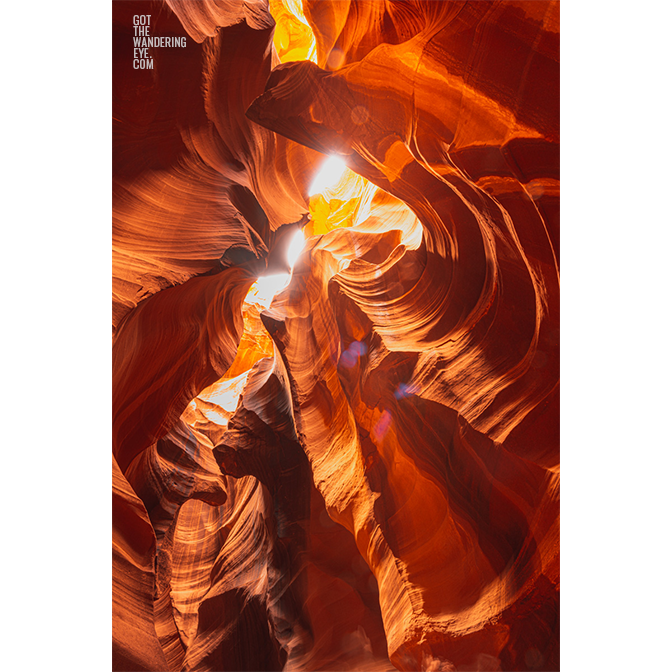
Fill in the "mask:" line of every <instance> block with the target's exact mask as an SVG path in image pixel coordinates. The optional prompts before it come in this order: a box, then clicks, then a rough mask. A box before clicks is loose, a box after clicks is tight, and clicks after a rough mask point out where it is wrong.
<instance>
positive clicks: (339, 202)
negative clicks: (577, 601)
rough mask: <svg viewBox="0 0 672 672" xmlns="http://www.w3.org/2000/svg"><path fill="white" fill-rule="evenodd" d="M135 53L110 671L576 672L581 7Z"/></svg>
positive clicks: (331, 11)
mask: <svg viewBox="0 0 672 672" xmlns="http://www.w3.org/2000/svg"><path fill="white" fill-rule="evenodd" d="M140 14H145V15H151V17H152V24H151V25H152V33H153V34H155V35H161V36H175V37H186V42H187V46H186V47H185V48H180V49H169V48H163V49H162V48H156V49H154V50H153V52H152V56H153V60H154V69H153V70H134V69H133V68H132V65H131V58H132V54H133V51H132V36H133V30H132V26H133V22H132V19H133V16H134V15H140ZM113 35H114V71H113V86H114V90H113V117H114V122H113V153H114V154H113V158H114V164H113V209H114V212H113V215H114V221H113V579H114V581H113V668H114V669H116V670H185V671H187V670H201V671H206V670H207V671H216V670H288V671H289V670H296V671H305V672H308V671H313V670H314V671H316V670H380V671H383V670H385V671H388V670H389V671H393V670H395V669H396V670H405V671H412V670H432V671H436V670H442V671H448V670H528V669H540V670H556V669H559V430H558V420H559V417H558V416H559V101H558V94H559V6H558V3H556V2H545V1H539V2H528V1H521V2H515V1H502V2H451V1H445V2H432V1H429V0H398V1H391V0H385V1H373V0H359V1H355V0H338V1H336V0H334V1H324V0H304V1H303V2H301V1H300V0H271V2H270V5H269V4H268V3H267V2H266V1H265V0H228V1H226V2H222V1H218V0H204V1H202V2H187V1H179V0H167V1H166V2H164V3H161V2H140V1H135V0H134V1H133V2H114V3H113ZM333 156H336V157H338V158H339V159H340V160H341V161H342V162H343V165H344V168H345V170H344V171H343V172H342V173H341V174H340V176H339V177H338V178H337V179H335V181H333V183H332V184H330V185H329V186H327V187H323V188H321V190H320V191H319V192H317V193H314V192H313V188H314V187H313V185H314V178H315V176H316V175H317V174H318V172H319V170H320V168H321V166H322V165H323V164H324V162H325V160H326V159H327V157H333ZM300 230H301V231H303V235H304V236H305V244H304V245H303V248H302V249H301V251H300V253H299V254H298V258H297V259H296V261H294V262H293V266H292V261H291V260H290V261H288V259H287V252H288V250H289V249H290V248H291V246H292V245H294V242H292V241H296V238H295V235H296V234H297V232H298V231H300ZM292 249H293V248H292ZM297 249H298V248H297ZM282 273H285V274H287V273H289V275H287V276H286V277H284V278H282V281H280V280H278V282H279V284H278V291H277V292H276V293H275V294H274V295H273V294H272V292H271V295H269V296H267V297H263V296H262V292H261V289H260V287H261V284H260V283H262V281H263V280H264V276H275V275H276V274H282ZM260 278H261V279H260ZM258 279H259V280H258ZM257 281H258V282H257Z"/></svg>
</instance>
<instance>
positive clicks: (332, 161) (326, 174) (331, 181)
mask: <svg viewBox="0 0 672 672" xmlns="http://www.w3.org/2000/svg"><path fill="white" fill-rule="evenodd" d="M346 167H347V166H346V165H345V163H343V161H342V160H341V159H339V158H338V157H337V156H330V157H329V158H328V159H327V160H326V161H325V162H324V163H323V164H322V167H321V168H320V171H319V172H318V173H317V175H316V176H315V179H314V180H313V183H312V184H311V185H310V191H309V192H308V195H309V196H314V195H315V194H319V193H321V192H323V191H324V190H325V189H328V188H329V187H333V186H334V185H335V184H338V181H339V180H340V179H341V176H342V175H343V173H344V172H345V169H346Z"/></svg>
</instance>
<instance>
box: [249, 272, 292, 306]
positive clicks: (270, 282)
mask: <svg viewBox="0 0 672 672" xmlns="http://www.w3.org/2000/svg"><path fill="white" fill-rule="evenodd" d="M291 277H292V276H291V275H290V274H289V273H278V274H276V275H266V276H264V277H263V278H259V279H258V280H257V281H256V282H255V283H254V284H253V285H252V287H250V291H249V292H248V293H247V296H246V297H245V302H246V303H258V304H260V305H262V306H263V307H264V308H268V307H269V306H270V305H271V301H272V300H273V297H274V296H275V295H276V294H277V293H278V292H279V291H280V290H282V289H284V288H285V287H287V285H288V284H289V279H290V278H291Z"/></svg>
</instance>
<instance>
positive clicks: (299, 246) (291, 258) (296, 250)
mask: <svg viewBox="0 0 672 672" xmlns="http://www.w3.org/2000/svg"><path fill="white" fill-rule="evenodd" d="M305 244H306V237H305V236H304V235H303V231H302V230H301V229H299V230H298V231H297V232H296V234H295V235H294V238H292V242H291V243H290V244H289V249H288V250H287V263H288V264H289V267H290V268H294V264H295V263H296V260H297V259H298V258H299V256H300V255H301V252H302V251H303V246H304V245H305Z"/></svg>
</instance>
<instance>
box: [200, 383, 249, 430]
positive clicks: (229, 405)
mask: <svg viewBox="0 0 672 672" xmlns="http://www.w3.org/2000/svg"><path fill="white" fill-rule="evenodd" d="M249 373H250V372H249V371H245V373H241V374H240V375H239V376H236V377H235V378H229V379H228V380H225V381H223V382H221V383H220V382H217V383H215V384H214V385H211V386H210V387H209V388H207V389H205V390H203V392H201V394H199V395H198V396H199V399H203V400H204V401H209V402H210V403H212V404H217V406H220V407H221V408H223V409H224V410H225V411H226V412H227V413H233V412H234V411H235V410H236V407H237V406H238V399H239V398H240V395H241V394H242V392H243V388H244V387H245V383H246V382H247V376H248V374H249ZM202 413H203V415H205V417H206V418H208V420H211V421H212V422H215V423H217V424H218V425H221V424H222V419H221V417H220V416H219V415H218V414H217V412H216V411H215V412H213V411H209V410H208V409H207V408H203V409H202Z"/></svg>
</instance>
